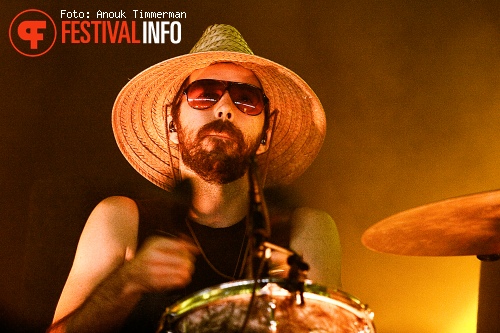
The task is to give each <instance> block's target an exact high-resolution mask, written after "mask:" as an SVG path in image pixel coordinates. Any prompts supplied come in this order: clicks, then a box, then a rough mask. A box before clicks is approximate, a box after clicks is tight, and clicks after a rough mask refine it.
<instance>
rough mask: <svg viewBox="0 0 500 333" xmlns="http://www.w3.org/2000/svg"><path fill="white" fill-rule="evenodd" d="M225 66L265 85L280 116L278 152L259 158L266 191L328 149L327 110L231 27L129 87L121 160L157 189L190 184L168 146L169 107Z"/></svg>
mask: <svg viewBox="0 0 500 333" xmlns="http://www.w3.org/2000/svg"><path fill="white" fill-rule="evenodd" d="M217 62H233V63H235V64H238V65H240V66H242V67H245V68H247V69H250V70H252V71H253V72H254V74H255V75H256V76H257V78H258V79H259V80H260V82H261V84H262V88H263V89H264V91H265V93H266V95H267V96H268V98H269V101H270V110H271V113H273V112H274V115H275V117H274V119H273V120H272V121H271V126H273V128H274V132H273V134H272V139H271V146H270V148H269V149H268V151H267V152H266V153H264V154H261V155H259V156H258V157H257V163H258V165H259V168H260V170H261V171H260V173H261V177H262V178H265V182H266V183H265V185H266V186H270V185H284V184H289V183H291V182H292V181H293V180H295V179H296V178H297V177H298V176H300V175H301V174H302V173H303V172H304V171H305V170H306V169H307V167H309V165H310V164H311V163H312V161H313V160H314V158H315V157H316V155H317V153H318V152H319V149H320V147H321V145H322V143H323V139H324V137H325V131H326V121H325V114H324V111H323V107H322V106H321V103H320V101H319V99H318V98H317V96H316V95H315V93H314V92H313V91H312V89H311V88H310V87H309V86H308V85H307V83H305V82H304V81H303V80H302V79H301V78H300V77H299V76H298V75H297V74H295V73H294V72H292V71H291V70H289V69H287V68H285V67H283V66H281V65H279V64H277V63H275V62H272V61H270V60H267V59H265V58H262V57H259V56H256V55H254V54H253V52H252V51H251V50H250V48H249V47H248V45H247V43H246V42H245V40H244V39H243V37H242V36H241V35H240V33H239V32H238V31H237V30H236V29H235V28H233V27H232V26H228V25H213V26H210V27H209V28H207V30H205V32H204V33H203V36H202V37H201V39H200V40H199V41H198V43H196V45H195V46H194V47H193V49H192V50H191V51H190V53H189V54H186V55H182V56H178V57H175V58H171V59H168V60H165V61H163V62H160V63H158V64H156V65H153V66H152V67H150V68H148V69H146V70H144V71H143V72H141V73H139V74H138V75H137V76H135V77H134V78H133V79H132V80H130V81H129V82H128V83H127V84H126V85H125V87H123V89H122V90H121V91H120V93H119V94H118V97H117V98H116V101H115V104H114V106H113V115H112V124H113V131H114V134H115V139H116V141H117V143H118V146H119V148H120V150H121V152H122V153H123V155H124V156H125V158H126V159H127V160H128V161H129V163H130V164H131V165H132V166H133V167H134V168H135V169H136V170H137V171H138V172H139V173H140V174H141V175H143V176H144V177H146V178H147V179H148V180H149V181H151V182H152V183H154V184H156V185H157V186H159V187H161V188H163V189H165V190H167V191H170V190H172V188H173V187H174V186H175V185H176V184H177V183H178V182H180V181H181V178H182V176H181V170H180V169H179V158H180V152H179V149H178V146H177V145H176V144H174V143H173V142H171V141H169V139H168V130H167V113H168V112H169V111H170V110H169V106H170V104H171V103H172V100H173V98H174V96H175V95H176V93H177V91H178V90H179V89H180V87H181V85H182V83H183V82H184V80H185V79H186V78H187V77H188V76H189V75H190V74H191V73H192V72H193V71H194V70H196V69H199V68H204V67H207V66H209V65H211V64H214V63H217ZM276 111H277V112H276ZM273 122H274V124H273Z"/></svg>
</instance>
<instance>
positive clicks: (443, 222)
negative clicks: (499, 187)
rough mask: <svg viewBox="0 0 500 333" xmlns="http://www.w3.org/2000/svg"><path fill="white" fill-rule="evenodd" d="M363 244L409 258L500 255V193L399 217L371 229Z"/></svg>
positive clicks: (448, 202)
mask: <svg viewBox="0 0 500 333" xmlns="http://www.w3.org/2000/svg"><path fill="white" fill-rule="evenodd" d="M361 241H362V243H363V244H364V245H365V246H366V247H367V248H369V249H370V250H373V251H377V252H384V253H392V254H399V255H409V256H463V255H476V256H488V255H497V254H500V191H490V192H484V193H477V194H472V195H468V196H463V197H457V198H452V199H447V200H443V201H439V202H435V203H431V204H427V205H424V206H420V207H417V208H413V209H409V210H407V211H404V212H401V213H398V214H395V215H393V216H390V217H388V218H385V219H383V220H381V221H380V222H377V223H376V224H374V225H373V226H371V227H370V228H368V229H367V230H366V231H365V232H364V233H363V236H362V238H361Z"/></svg>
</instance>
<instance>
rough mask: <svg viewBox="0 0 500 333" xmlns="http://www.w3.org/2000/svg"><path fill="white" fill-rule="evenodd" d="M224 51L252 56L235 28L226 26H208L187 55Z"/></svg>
mask: <svg viewBox="0 0 500 333" xmlns="http://www.w3.org/2000/svg"><path fill="white" fill-rule="evenodd" d="M209 51H226V52H240V53H246V54H252V55H253V52H252V50H250V47H249V46H248V44H247V42H246V41H245V40H244V39H243V36H241V34H240V33H239V31H238V30H236V28H234V27H233V26H230V25H227V24H214V25H211V26H209V27H208V28H207V29H206V30H205V31H204V32H203V35H202V36H201V38H200V40H199V41H198V42H197V43H196V44H195V45H194V46H193V48H192V49H191V51H190V52H189V53H199V52H209Z"/></svg>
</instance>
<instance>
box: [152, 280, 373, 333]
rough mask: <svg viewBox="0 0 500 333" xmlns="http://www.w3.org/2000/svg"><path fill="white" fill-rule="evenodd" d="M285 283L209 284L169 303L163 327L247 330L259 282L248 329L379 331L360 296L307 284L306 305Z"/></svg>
mask: <svg viewBox="0 0 500 333" xmlns="http://www.w3.org/2000/svg"><path fill="white" fill-rule="evenodd" d="M284 285H285V281H284V280H281V279H262V280H259V281H257V283H255V281H254V280H241V281H234V282H228V283H223V284H220V285H217V286H214V287H211V288H206V289H204V290H201V291H199V292H197V293H195V294H193V295H191V296H189V297H187V298H185V299H182V300H180V301H179V302H177V303H175V304H173V305H172V306H169V307H168V308H167V309H166V311H165V313H164V316H163V319H162V322H161V323H160V326H159V328H158V331H157V332H176V333H184V332H189V333H193V332H200V333H209V332H227V333H231V332H235V333H236V332H241V327H242V326H243V325H244V322H245V320H246V316H247V313H248V308H249V304H250V299H251V295H252V292H253V290H254V286H255V296H256V297H255V298H254V301H253V304H252V309H251V311H250V315H249V318H248V323H247V327H246V329H245V332H246V333H264V332H280V333H288V332H290V333H291V332H293V333H300V332H317V333H320V332H321V333H327V332H329V333H351V332H352V333H361V332H364V333H373V332H375V327H374V324H373V312H372V311H371V310H370V309H369V308H368V307H367V306H366V305H365V304H363V303H361V302H360V301H359V300H358V299H356V298H355V297H353V296H351V295H349V294H347V293H345V292H343V291H341V290H328V289H327V288H325V287H323V286H320V285H316V284H313V283H306V284H305V286H304V303H305V304H303V305H300V304H299V303H300V301H299V297H298V295H292V294H291V293H290V292H289V291H288V290H286V289H285V288H284V287H283V286H284ZM164 329H167V330H166V331H165V330H164Z"/></svg>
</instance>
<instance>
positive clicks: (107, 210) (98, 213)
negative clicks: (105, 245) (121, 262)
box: [82, 196, 139, 247]
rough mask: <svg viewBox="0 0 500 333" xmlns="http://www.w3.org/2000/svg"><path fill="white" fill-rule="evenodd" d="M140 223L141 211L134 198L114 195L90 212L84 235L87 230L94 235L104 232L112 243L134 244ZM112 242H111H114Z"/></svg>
mask: <svg viewBox="0 0 500 333" xmlns="http://www.w3.org/2000/svg"><path fill="white" fill-rule="evenodd" d="M138 223H139V211H138V208H137V204H136V203H135V201H134V200H132V199H130V198H127V197H123V196H113V197H108V198H106V199H104V200H102V201H101V202H100V203H99V204H98V205H97V206H96V207H95V208H94V210H93V211H92V213H91V214H90V216H89V218H88V220H87V224H86V226H85V229H84V233H83V234H82V237H84V236H85V233H86V232H90V233H92V234H95V235H93V237H94V236H97V234H104V235H107V236H108V237H110V238H111V239H108V241H113V242H112V243H122V244H121V245H122V246H129V247H130V246H134V245H135V239H136V236H137V228H138ZM112 243H111V244H112Z"/></svg>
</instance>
